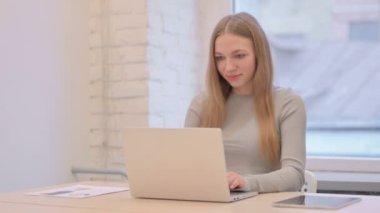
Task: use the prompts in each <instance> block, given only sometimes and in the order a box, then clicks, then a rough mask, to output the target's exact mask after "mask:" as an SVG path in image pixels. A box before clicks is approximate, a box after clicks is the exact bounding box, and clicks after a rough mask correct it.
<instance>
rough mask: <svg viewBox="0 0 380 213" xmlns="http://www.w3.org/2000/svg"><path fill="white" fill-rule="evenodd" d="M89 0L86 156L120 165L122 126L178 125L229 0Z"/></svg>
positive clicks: (200, 82)
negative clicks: (209, 43)
mask: <svg viewBox="0 0 380 213" xmlns="http://www.w3.org/2000/svg"><path fill="white" fill-rule="evenodd" d="M90 7H91V14H92V18H91V20H90V23H89V25H90V32H91V34H90V54H91V58H90V63H91V82H90V83H89V86H90V91H91V99H92V100H91V104H90V110H91V113H92V118H91V122H90V123H91V128H90V131H89V133H90V138H91V142H90V147H91V150H92V151H91V153H92V154H91V158H92V160H91V162H92V166H97V167H107V168H121V167H123V166H124V155H123V153H122V149H121V148H122V146H123V135H122V129H123V128H124V127H131V126H134V127H143V126H150V127H182V126H183V122H184V117H185V113H186V110H187V107H188V105H189V102H190V101H191V98H192V97H193V96H194V94H195V93H196V92H197V91H199V90H200V88H201V87H202V85H203V74H204V70H205V67H206V62H207V57H208V42H209V41H208V40H209V36H210V33H211V29H212V28H213V26H214V25H215V22H216V20H218V19H219V18H220V17H221V16H222V15H224V14H226V13H228V12H229V11H230V9H231V1H229V0H223V1H221V0H212V1H201V0H179V1H174V0H142V1H134V0H94V1H91V5H90ZM204 8H210V9H209V10H208V11H205V9H204ZM205 46H206V47H205Z"/></svg>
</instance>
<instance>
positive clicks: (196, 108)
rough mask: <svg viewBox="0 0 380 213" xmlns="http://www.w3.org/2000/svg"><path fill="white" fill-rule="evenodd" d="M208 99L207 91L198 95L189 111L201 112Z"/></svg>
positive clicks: (191, 103)
mask: <svg viewBox="0 0 380 213" xmlns="http://www.w3.org/2000/svg"><path fill="white" fill-rule="evenodd" d="M206 99H207V93H206V92H205V91H201V92H199V93H197V94H196V95H195V96H194V97H193V99H192V100H191V102H190V107H189V110H193V111H197V112H200V111H201V110H202V106H203V103H204V101H205V100H206Z"/></svg>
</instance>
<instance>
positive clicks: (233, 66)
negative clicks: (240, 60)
mask: <svg viewBox="0 0 380 213" xmlns="http://www.w3.org/2000/svg"><path fill="white" fill-rule="evenodd" d="M225 69H226V71H227V72H233V71H235V70H236V64H235V63H234V61H233V60H231V59H227V60H226V66H225Z"/></svg>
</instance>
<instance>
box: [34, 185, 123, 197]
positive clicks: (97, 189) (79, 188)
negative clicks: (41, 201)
mask: <svg viewBox="0 0 380 213" xmlns="http://www.w3.org/2000/svg"><path fill="white" fill-rule="evenodd" d="M127 190H129V188H128V187H110V186H92V185H82V184H76V185H72V186H67V187H60V188H54V189H49V190H45V191H38V192H30V193H27V195H45V196H54V197H67V198H86V197H93V196H98V195H103V194H108V193H114V192H121V191H127Z"/></svg>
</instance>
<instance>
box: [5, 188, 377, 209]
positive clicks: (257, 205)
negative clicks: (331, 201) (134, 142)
mask: <svg viewBox="0 0 380 213" xmlns="http://www.w3.org/2000/svg"><path fill="white" fill-rule="evenodd" d="M86 184H95V185H96V184H101V185H104V183H86ZM112 185H115V184H112ZM116 185H117V186H125V185H123V184H116ZM54 187H57V186H54ZM49 188H52V187H49ZM44 189H48V188H44ZM40 190H43V189H33V190H25V191H19V192H14V193H5V194H0V209H1V212H2V213H3V212H33V211H35V212H42V213H44V212H58V213H59V212H68V213H82V212H90V213H98V212H111V213H113V212H132V213H133V212H136V213H151V212H165V213H190V212H191V213H194V212H197V213H202V212H205V213H206V212H207V213H212V212H218V213H236V212H239V213H252V212H269V213H270V212H277V213H278V212H280V213H282V212H284V213H287V212H295V213H297V212H300V213H301V212H303V213H308V212H313V213H316V212H326V210H319V209H296V208H275V207H272V206H271V204H272V203H273V202H275V201H279V200H282V199H286V198H290V197H293V196H296V195H299V194H301V193H300V192H283V193H268V194H260V195H258V196H256V197H253V198H249V199H245V200H241V201H238V202H234V203H212V202H196V201H174V200H156V199H135V198H132V197H131V196H130V194H129V191H125V192H119V193H112V194H107V195H101V196H97V197H91V198H83V199H74V198H57V197H48V196H30V195H25V193H26V192H31V191H40ZM320 195H321V196H326V195H327V194H320ZM334 196H347V195H335V194H334ZM358 197H361V198H362V201H361V202H359V203H356V204H353V205H350V206H347V207H344V208H342V209H339V210H336V211H335V210H334V212H339V213H342V212H344V213H348V212H366V213H368V212H378V209H379V208H380V197H377V196H358ZM4 210H6V211H4ZM328 211H329V210H328Z"/></svg>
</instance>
